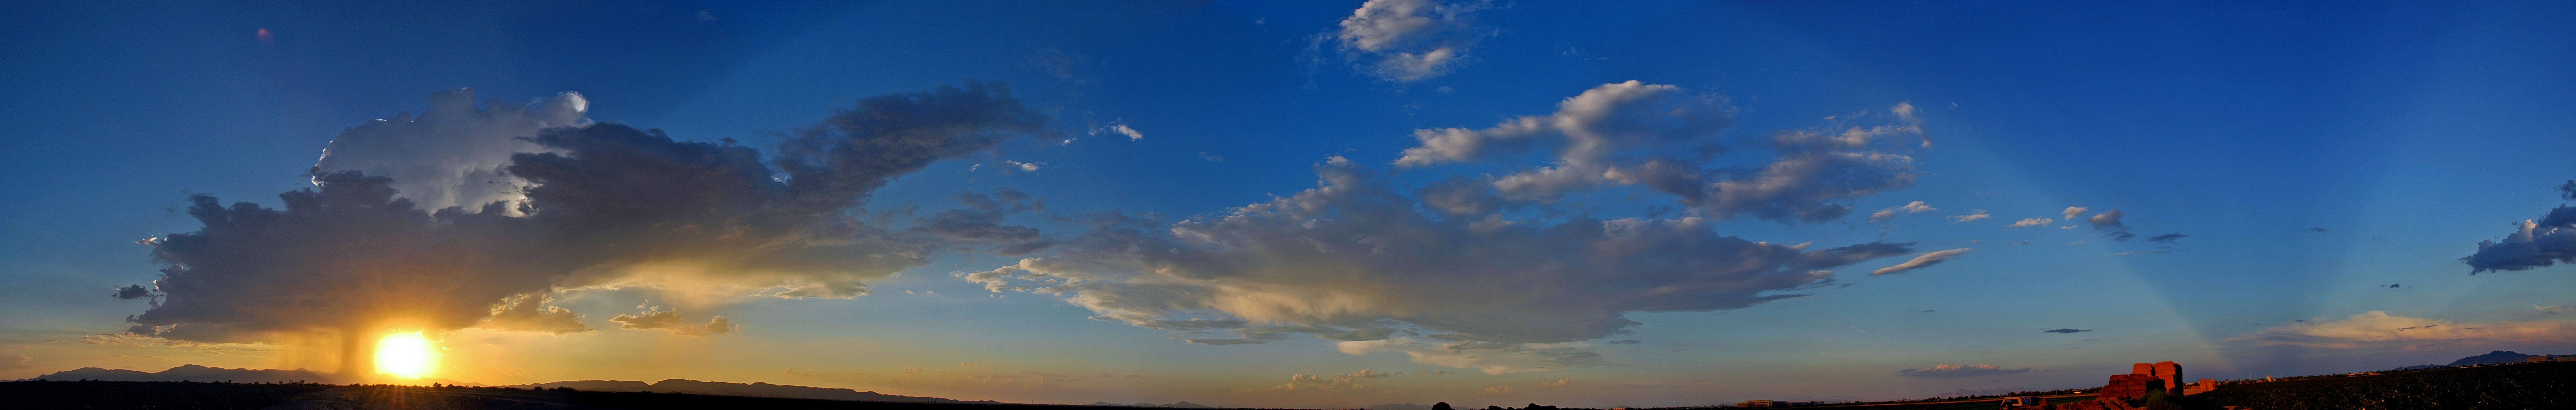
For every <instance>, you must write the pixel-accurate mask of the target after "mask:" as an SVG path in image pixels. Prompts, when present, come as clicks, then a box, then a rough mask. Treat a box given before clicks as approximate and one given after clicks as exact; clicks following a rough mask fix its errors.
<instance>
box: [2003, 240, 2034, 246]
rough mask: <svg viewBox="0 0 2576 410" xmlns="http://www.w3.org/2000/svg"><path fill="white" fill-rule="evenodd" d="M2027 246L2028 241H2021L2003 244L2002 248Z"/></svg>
mask: <svg viewBox="0 0 2576 410" xmlns="http://www.w3.org/2000/svg"><path fill="white" fill-rule="evenodd" d="M2029 244H2030V241H2021V242H2013V243H2007V244H2004V246H2022V245H2029Z"/></svg>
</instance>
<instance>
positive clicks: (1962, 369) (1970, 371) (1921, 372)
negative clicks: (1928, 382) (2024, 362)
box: [1896, 364, 2030, 379]
mask: <svg viewBox="0 0 2576 410" xmlns="http://www.w3.org/2000/svg"><path fill="white" fill-rule="evenodd" d="M2029 371H2030V368H2028V367H2024V368H2019V369H2006V368H2003V367H1999V366H1995V365H1991V364H1945V365H1938V366H1932V367H1926V368H1921V369H1905V370H1898V371H1896V375H1897V376H1903V377H1920V378H1926V379H1957V378H1966V377H1984V376H2000V375H2007V374H2013V373H2023V372H2029Z"/></svg>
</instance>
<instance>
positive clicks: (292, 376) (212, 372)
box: [25, 364, 340, 383]
mask: <svg viewBox="0 0 2576 410" xmlns="http://www.w3.org/2000/svg"><path fill="white" fill-rule="evenodd" d="M38 379H43V380H105V381H119V382H175V381H199V382H215V381H229V382H235V383H289V382H313V383H339V382H340V378H339V377H338V376H335V375H332V374H328V373H322V372H316V371H312V370H305V369H295V370H282V369H249V368H241V369H226V368H221V367H211V366H200V365H195V364H183V365H179V366H177V367H171V368H169V369H168V370H162V371H158V372H146V371H141V370H126V369H102V368H96V367H83V368H78V369H72V370H64V371H59V372H54V373H52V374H47V375H43V376H36V377H33V378H28V379H25V380H38Z"/></svg>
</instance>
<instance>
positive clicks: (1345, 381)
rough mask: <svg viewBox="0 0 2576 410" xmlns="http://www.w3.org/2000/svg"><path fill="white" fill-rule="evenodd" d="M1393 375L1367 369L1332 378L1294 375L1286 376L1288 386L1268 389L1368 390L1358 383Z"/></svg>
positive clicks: (1393, 374)
mask: <svg viewBox="0 0 2576 410" xmlns="http://www.w3.org/2000/svg"><path fill="white" fill-rule="evenodd" d="M1395 375H1396V373H1389V372H1381V371H1375V370H1368V369H1360V371H1358V372H1353V373H1345V374H1337V375H1332V376H1317V375H1312V374H1299V375H1294V376H1288V384H1282V385H1279V386H1277V387H1271V388H1270V390H1280V391H1288V390H1354V389H1364V388H1368V386H1366V385H1362V384H1360V382H1363V381H1367V380H1368V379H1381V378H1387V377H1392V376H1395Z"/></svg>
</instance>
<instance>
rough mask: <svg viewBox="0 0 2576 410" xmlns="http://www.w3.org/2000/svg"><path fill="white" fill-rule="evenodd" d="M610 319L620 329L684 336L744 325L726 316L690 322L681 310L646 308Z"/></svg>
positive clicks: (730, 330) (731, 330)
mask: <svg viewBox="0 0 2576 410" xmlns="http://www.w3.org/2000/svg"><path fill="white" fill-rule="evenodd" d="M608 321H611V322H617V328H619V329H630V330H647V329H664V330H669V331H671V333H673V334H678V335H683V336H706V335H710V334H727V333H737V332H741V331H742V327H741V326H740V325H736V324H734V323H733V320H730V319H725V317H724V316H717V317H715V319H713V320H709V321H707V323H706V324H704V325H698V324H690V323H689V322H688V321H687V320H685V319H682V318H681V317H680V311H677V310H660V309H653V310H646V311H644V313H641V314H636V315H617V317H613V318H609V319H608Z"/></svg>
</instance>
